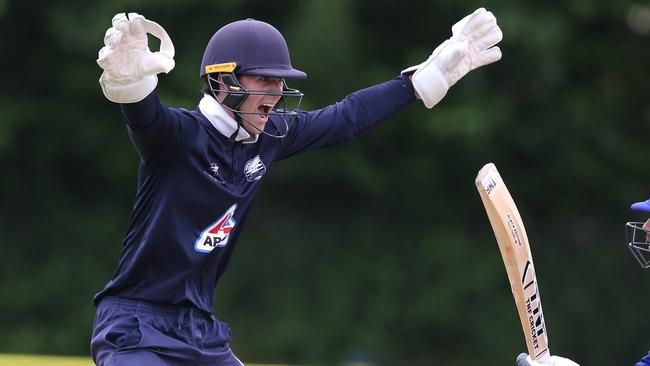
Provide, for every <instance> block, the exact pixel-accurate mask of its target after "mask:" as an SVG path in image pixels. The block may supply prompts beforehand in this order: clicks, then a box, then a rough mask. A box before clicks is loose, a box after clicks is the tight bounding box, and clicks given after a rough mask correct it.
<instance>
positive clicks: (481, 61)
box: [472, 47, 503, 70]
mask: <svg viewBox="0 0 650 366" xmlns="http://www.w3.org/2000/svg"><path fill="white" fill-rule="evenodd" d="M502 56H503V55H502V54H501V49H500V48H499V47H492V48H490V49H488V50H485V51H483V52H481V53H479V54H478V55H476V58H475V59H474V62H473V65H472V70H474V69H476V68H478V67H481V66H485V65H489V64H491V63H493V62H497V61H499V60H501V57H502Z"/></svg>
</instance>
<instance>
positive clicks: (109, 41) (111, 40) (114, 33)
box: [104, 27, 122, 48]
mask: <svg viewBox="0 0 650 366" xmlns="http://www.w3.org/2000/svg"><path fill="white" fill-rule="evenodd" d="M121 39H122V32H120V31H119V30H117V29H115V28H113V27H110V28H108V29H107V30H106V34H104V44H105V45H106V47H110V48H113V47H114V46H115V45H116V44H117V43H118V42H119V41H120V40H121Z"/></svg>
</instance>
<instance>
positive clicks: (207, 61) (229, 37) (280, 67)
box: [200, 18, 307, 79]
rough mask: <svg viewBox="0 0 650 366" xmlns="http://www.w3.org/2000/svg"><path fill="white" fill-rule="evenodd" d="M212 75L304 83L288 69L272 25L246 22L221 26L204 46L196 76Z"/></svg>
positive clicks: (298, 73)
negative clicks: (297, 80) (250, 76)
mask: <svg viewBox="0 0 650 366" xmlns="http://www.w3.org/2000/svg"><path fill="white" fill-rule="evenodd" d="M214 72H235V73H236V74H238V75H242V74H247V75H257V76H268V77H275V78H281V79H292V78H297V79H305V78H307V74H305V73H304V72H302V71H300V70H297V69H294V68H293V66H291V59H290V57H289V48H288V47H287V42H286V41H285V40H284V37H283V36H282V34H281V33H280V31H278V30H277V29H275V27H273V26H272V25H270V24H268V23H265V22H261V21H259V20H255V19H251V18H248V19H246V20H239V21H236V22H233V23H230V24H227V25H225V26H223V27H222V28H221V29H219V30H218V31H217V32H216V33H215V34H214V35H213V36H212V38H211V39H210V42H208V46H207V47H206V48H205V53H204V54H203V60H202V61H201V72H200V76H201V77H204V76H206V75H207V74H210V73H214Z"/></svg>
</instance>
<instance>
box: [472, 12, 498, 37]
mask: <svg viewBox="0 0 650 366" xmlns="http://www.w3.org/2000/svg"><path fill="white" fill-rule="evenodd" d="M498 27H499V26H498V25H497V19H496V18H494V17H492V18H491V19H485V21H484V22H482V23H480V24H476V28H474V29H472V31H471V32H469V33H468V34H467V36H468V37H469V38H472V39H477V38H480V37H483V36H484V35H485V34H487V33H489V32H491V31H493V29H494V28H498Z"/></svg>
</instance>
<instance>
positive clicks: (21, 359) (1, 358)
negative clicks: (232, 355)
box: [0, 355, 280, 366]
mask: <svg viewBox="0 0 650 366" xmlns="http://www.w3.org/2000/svg"><path fill="white" fill-rule="evenodd" d="M94 365H95V364H94V363H93V361H92V360H91V359H90V358H88V357H64V356H32V355H0V366H94ZM246 366H262V365H253V364H246ZM264 366H280V365H264Z"/></svg>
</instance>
